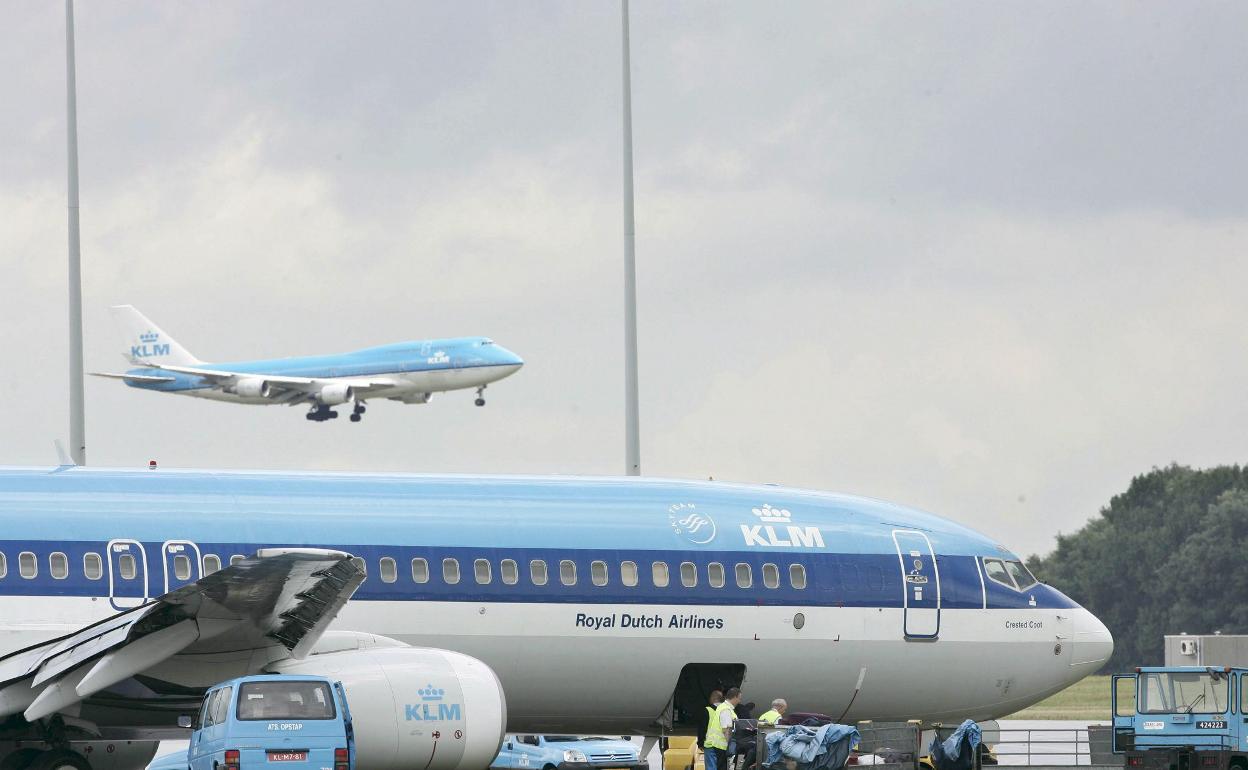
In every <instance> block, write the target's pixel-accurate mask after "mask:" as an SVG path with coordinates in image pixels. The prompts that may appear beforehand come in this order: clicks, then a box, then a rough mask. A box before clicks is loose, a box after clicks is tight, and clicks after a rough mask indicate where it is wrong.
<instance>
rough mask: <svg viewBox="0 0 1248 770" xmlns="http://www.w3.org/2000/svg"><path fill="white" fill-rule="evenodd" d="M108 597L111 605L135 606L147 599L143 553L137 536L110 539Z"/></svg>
mask: <svg viewBox="0 0 1248 770" xmlns="http://www.w3.org/2000/svg"><path fill="white" fill-rule="evenodd" d="M106 547H107V550H108V600H109V603H111V604H112V605H113V609H116V610H124V609H129V608H130V607H138V606H139V605H140V604H143V603H144V602H146V601H147V553H146V552H145V551H144V550H143V544H142V543H140V542H139V541H137V540H110V541H108V545H107V546H106Z"/></svg>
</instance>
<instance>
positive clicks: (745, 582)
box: [737, 563, 754, 588]
mask: <svg viewBox="0 0 1248 770" xmlns="http://www.w3.org/2000/svg"><path fill="white" fill-rule="evenodd" d="M752 585H754V574H753V572H752V571H751V570H750V565H748V564H745V563H741V564H738V565H737V588H749V587H750V586H752Z"/></svg>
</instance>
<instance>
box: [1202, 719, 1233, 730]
mask: <svg viewBox="0 0 1248 770" xmlns="http://www.w3.org/2000/svg"><path fill="white" fill-rule="evenodd" d="M1196 729H1197V730H1225V729H1226V720H1225V719H1210V720H1208V721H1206V722H1197V723H1196Z"/></svg>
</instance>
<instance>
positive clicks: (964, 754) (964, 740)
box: [928, 719, 982, 770]
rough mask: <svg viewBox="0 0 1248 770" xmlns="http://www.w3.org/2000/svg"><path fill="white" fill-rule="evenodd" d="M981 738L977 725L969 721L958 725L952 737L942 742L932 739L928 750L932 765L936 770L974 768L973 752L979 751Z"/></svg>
mask: <svg viewBox="0 0 1248 770" xmlns="http://www.w3.org/2000/svg"><path fill="white" fill-rule="evenodd" d="M981 738H982V736H981V734H980V729H979V725H977V724H975V723H974V722H972V721H971V720H969V719H968V720H966V721H965V722H963V723H962V724H960V725H958V729H956V730H954V731H953V735H950V736H949V737H948V738H946V739H945V740H944V741H941V740H940V738H939V737H936V738H933V739H932V746H931V748H930V749H928V751H929V753H930V754H931V755H932V765H933V766H934V767H935V768H936V770H969V768H971V767H974V766H975V752H977V751H978V750H979V742H980V739H981Z"/></svg>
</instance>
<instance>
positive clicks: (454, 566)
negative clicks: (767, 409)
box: [442, 559, 459, 586]
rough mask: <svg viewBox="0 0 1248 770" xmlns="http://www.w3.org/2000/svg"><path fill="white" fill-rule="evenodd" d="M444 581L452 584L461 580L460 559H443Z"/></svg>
mask: <svg viewBox="0 0 1248 770" xmlns="http://www.w3.org/2000/svg"><path fill="white" fill-rule="evenodd" d="M442 582H444V583H446V584H447V585H451V586H453V585H455V584H456V583H458V582H459V560H458V559H443V560H442Z"/></svg>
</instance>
